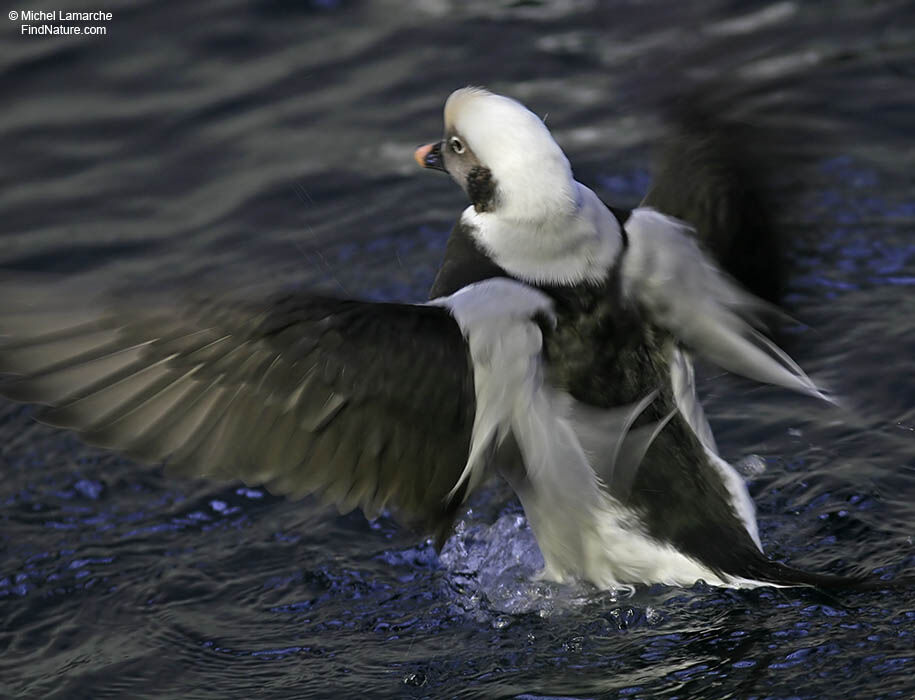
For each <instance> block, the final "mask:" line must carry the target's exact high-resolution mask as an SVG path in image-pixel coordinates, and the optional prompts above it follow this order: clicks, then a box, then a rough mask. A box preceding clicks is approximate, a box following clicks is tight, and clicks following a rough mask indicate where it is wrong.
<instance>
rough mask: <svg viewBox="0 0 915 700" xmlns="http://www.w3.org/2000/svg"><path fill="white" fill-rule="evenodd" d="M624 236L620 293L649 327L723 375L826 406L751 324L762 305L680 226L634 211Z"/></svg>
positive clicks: (810, 383) (798, 370)
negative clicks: (637, 308)
mask: <svg viewBox="0 0 915 700" xmlns="http://www.w3.org/2000/svg"><path fill="white" fill-rule="evenodd" d="M626 233H627V235H628V240H629V246H628V249H627V251H626V253H625V255H624V256H623V262H622V266H621V277H622V287H623V292H624V294H625V295H626V296H627V297H628V298H629V299H631V300H632V301H634V302H635V303H637V304H638V305H640V306H641V307H642V308H644V309H645V310H646V311H647V312H648V313H649V315H650V316H651V319H652V321H653V322H655V323H657V325H659V326H661V327H663V328H665V329H666V330H668V331H669V332H670V333H672V334H673V335H674V337H676V338H677V340H678V341H680V342H681V343H682V344H683V345H685V346H687V347H688V348H689V349H691V350H693V351H695V352H697V353H698V354H701V355H704V356H705V357H706V358H708V359H709V360H711V361H712V362H714V363H715V364H717V365H719V366H720V367H722V368H724V369H726V370H728V371H731V372H735V373H737V374H742V375H744V376H746V377H749V378H750V379H755V380H757V381H760V382H765V383H769V384H775V385H777V386H781V387H784V388H786V389H791V390H792V391H797V392H799V393H801V394H806V395H808V396H813V397H816V398H819V399H823V400H824V401H831V399H830V398H829V397H828V396H827V395H826V394H825V393H824V392H823V390H821V389H820V388H819V387H817V386H816V384H814V382H813V381H812V380H811V379H810V377H808V376H807V375H806V374H805V373H804V371H803V370H802V369H801V368H800V367H799V366H798V365H797V363H795V362H794V361H793V360H792V359H791V358H790V357H789V356H788V355H787V354H786V353H785V352H784V351H782V350H781V349H780V348H779V347H777V346H776V345H775V343H773V342H772V341H770V340H769V339H768V338H766V337H765V336H763V335H762V334H761V333H759V332H758V331H757V330H756V329H755V328H754V327H753V324H754V323H756V322H757V317H758V314H759V313H760V312H762V311H764V310H766V309H768V308H769V306H768V305H767V304H766V303H765V302H763V301H762V300H760V299H757V298H756V297H754V296H753V295H751V294H749V293H748V292H744V291H743V290H742V289H740V288H739V287H738V286H737V284H736V283H735V282H734V281H732V280H731V279H730V278H728V277H727V276H726V275H725V274H724V273H723V272H722V271H721V270H719V269H718V268H717V267H716V266H715V265H714V264H713V263H712V262H711V260H710V259H709V258H708V257H706V256H705V255H704V254H703V253H702V251H701V250H700V249H699V246H698V245H697V243H696V241H695V240H694V239H693V237H692V236H690V229H689V227H688V225H687V224H685V223H683V222H681V221H678V220H676V219H672V218H671V217H668V216H665V215H664V214H661V213H659V212H657V211H655V210H653V209H650V208H647V207H642V208H639V209H635V210H634V211H633V213H632V215H631V216H630V218H629V219H628V220H627V222H626Z"/></svg>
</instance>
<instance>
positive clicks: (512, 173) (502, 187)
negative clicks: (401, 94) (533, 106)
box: [416, 87, 576, 222]
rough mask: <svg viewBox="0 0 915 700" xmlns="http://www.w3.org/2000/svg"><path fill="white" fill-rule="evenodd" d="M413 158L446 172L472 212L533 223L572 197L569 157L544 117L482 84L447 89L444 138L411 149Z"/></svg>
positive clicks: (571, 203) (570, 203)
mask: <svg viewBox="0 0 915 700" xmlns="http://www.w3.org/2000/svg"><path fill="white" fill-rule="evenodd" d="M416 160H417V161H418V162H419V163H420V165H423V166H424V167H427V168H436V169H440V170H444V171H445V172H447V173H448V174H449V175H451V177H452V178H454V180H455V182H457V183H458V185H460V186H461V188H463V190H464V192H466V193H467V196H468V197H469V198H470V201H471V203H472V204H473V206H474V209H476V211H477V212H492V213H495V214H498V215H499V216H500V218H506V219H514V220H517V221H530V222H537V221H539V220H541V219H546V218H550V217H554V216H556V215H557V214H561V213H564V212H568V211H569V210H570V209H571V208H573V207H574V206H575V203H576V193H575V186H574V185H575V181H574V179H573V178H572V169H571V167H569V161H568V159H567V158H566V157H565V154H564V153H563V152H562V149H561V148H559V146H558V145H557V144H556V142H555V141H554V140H553V137H552V136H551V135H550V132H549V130H548V129H547V128H546V125H545V124H544V123H543V120H542V119H540V117H538V116H537V115H536V114H534V113H533V112H531V111H530V110H529V109H527V108H526V107H525V106H524V105H522V104H521V103H520V102H516V101H515V100H513V99H511V98H509V97H503V96H502V95H495V94H493V93H491V92H489V91H488V90H484V89H482V88H476V87H467V88H461V89H460V90H455V91H454V92H453V93H451V96H450V97H449V98H448V100H447V102H445V135H444V138H443V139H442V140H441V141H439V142H438V143H433V144H428V145H426V146H422V147H420V148H419V149H417V151H416Z"/></svg>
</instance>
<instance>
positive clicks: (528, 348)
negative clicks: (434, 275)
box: [430, 278, 552, 498]
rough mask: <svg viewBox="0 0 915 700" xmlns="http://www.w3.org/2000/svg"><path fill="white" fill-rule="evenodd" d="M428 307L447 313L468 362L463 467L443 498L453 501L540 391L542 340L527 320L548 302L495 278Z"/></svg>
mask: <svg viewBox="0 0 915 700" xmlns="http://www.w3.org/2000/svg"><path fill="white" fill-rule="evenodd" d="M430 303H431V304H436V305H439V306H444V307H446V308H447V309H449V310H450V311H451V314H452V315H453V316H454V318H455V320H456V321H457V322H458V325H459V326H460V327H461V331H462V332H463V334H464V337H465V338H466V339H467V343H468V345H469V348H470V357H471V360H472V361H473V381H474V390H475V393H476V414H475V416H474V422H473V432H472V434H471V440H470V452H469V455H468V457H467V464H466V466H465V467H464V471H463V472H462V473H461V476H460V478H459V479H458V481H457V483H456V484H455V485H454V488H453V489H452V490H451V493H450V494H449V498H453V497H454V495H455V494H456V493H457V491H458V489H459V488H460V487H461V486H462V485H463V484H464V483H465V482H466V483H467V490H466V493H470V492H471V491H472V490H473V489H474V487H475V486H476V485H477V484H478V483H479V482H480V480H481V479H482V477H483V474H484V473H485V471H486V466H487V461H488V458H489V456H490V454H491V450H492V449H494V448H495V447H497V446H498V445H499V444H500V443H501V442H502V441H503V440H504V439H505V437H506V435H508V432H509V430H511V427H512V423H513V421H514V419H515V418H516V416H517V415H518V414H521V413H524V412H525V409H526V408H527V406H529V405H530V403H531V402H532V401H533V400H534V399H535V395H536V394H538V393H540V392H539V391H538V390H539V389H540V385H541V384H542V378H541V372H540V350H541V348H542V347H543V336H542V334H541V332H540V327H539V326H538V325H537V324H536V323H535V322H534V321H533V318H534V317H535V316H536V315H537V314H545V315H547V316H551V315H552V301H551V300H550V298H549V297H548V296H546V295H545V294H544V293H543V292H541V291H539V290H537V289H534V288H533V287H528V286H527V285H525V284H521V283H519V282H514V281H512V280H509V279H504V278H496V279H491V280H486V281H483V282H478V283H476V284H471V285H468V286H467V287H464V288H463V289H461V290H459V291H457V292H455V293H454V294H452V295H451V296H449V297H443V298H441V299H436V300H434V301H432V302H430Z"/></svg>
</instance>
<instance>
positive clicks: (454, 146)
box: [448, 136, 467, 155]
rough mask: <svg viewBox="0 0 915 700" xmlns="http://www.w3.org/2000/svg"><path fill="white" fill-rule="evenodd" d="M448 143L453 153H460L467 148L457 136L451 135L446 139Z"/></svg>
mask: <svg viewBox="0 0 915 700" xmlns="http://www.w3.org/2000/svg"><path fill="white" fill-rule="evenodd" d="M448 145H449V146H450V147H451V150H452V151H454V152H455V153H457V154H458V155H461V154H462V153H463V152H464V151H466V150H467V149H466V148H464V144H463V143H462V142H461V140H460V139H459V138H458V137H457V136H452V137H451V138H450V139H449V140H448Z"/></svg>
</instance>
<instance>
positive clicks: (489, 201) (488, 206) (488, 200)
mask: <svg viewBox="0 0 915 700" xmlns="http://www.w3.org/2000/svg"><path fill="white" fill-rule="evenodd" d="M467 194H468V195H469V196H470V202H471V204H473V208H474V209H475V210H476V211H478V212H483V211H492V210H493V208H494V207H495V204H496V183H495V180H493V179H492V172H491V171H490V170H489V168H484V167H483V166H482V165H475V166H474V167H473V168H471V170H470V172H469V173H468V174H467Z"/></svg>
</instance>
